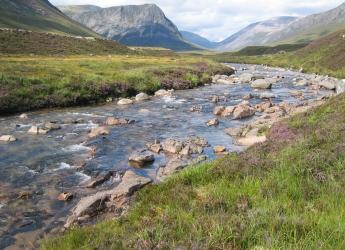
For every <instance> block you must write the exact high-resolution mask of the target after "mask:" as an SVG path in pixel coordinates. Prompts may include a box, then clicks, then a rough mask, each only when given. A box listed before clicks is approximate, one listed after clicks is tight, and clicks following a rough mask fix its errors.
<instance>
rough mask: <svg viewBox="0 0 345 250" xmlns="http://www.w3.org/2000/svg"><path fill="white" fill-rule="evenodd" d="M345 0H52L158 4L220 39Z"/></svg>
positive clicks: (60, 1)
mask: <svg viewBox="0 0 345 250" xmlns="http://www.w3.org/2000/svg"><path fill="white" fill-rule="evenodd" d="M344 1H345V0H300V1H299V0H212V1H210V0H51V2H52V3H53V4H55V5H71V4H94V5H98V6H101V7H110V6H117V5H127V4H144V3H155V4H157V5H158V6H159V7H160V8H161V9H162V10H163V11H164V12H165V14H166V16H167V17H168V18H169V19H170V20H172V21H173V22H174V23H175V24H176V25H177V26H178V27H179V29H180V30H187V31H191V32H195V33H197V34H200V35H202V36H205V37H206V38H208V39H210V40H213V41H219V40H222V39H224V38H226V37H228V36H230V35H231V34H233V33H235V32H236V31H238V30H240V29H241V28H243V27H245V26H246V25H248V24H250V23H253V22H257V21H261V20H265V19H268V18H270V17H275V16H305V15H309V14H313V13H318V12H322V11H326V10H329V9H331V8H334V7H336V6H338V5H340V4H342V3H343V2H344Z"/></svg>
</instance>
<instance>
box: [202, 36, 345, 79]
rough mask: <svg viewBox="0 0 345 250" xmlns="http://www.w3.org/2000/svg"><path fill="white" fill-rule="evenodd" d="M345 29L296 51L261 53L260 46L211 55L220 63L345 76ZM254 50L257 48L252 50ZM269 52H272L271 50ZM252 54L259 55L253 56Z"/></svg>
mask: <svg viewBox="0 0 345 250" xmlns="http://www.w3.org/2000/svg"><path fill="white" fill-rule="evenodd" d="M343 34H344V30H342V31H339V32H335V33H332V34H331V35H328V36H325V37H323V38H321V39H318V40H315V41H314V42H312V43H310V44H309V45H308V46H306V47H304V48H302V49H299V50H297V51H295V52H289V53H278V54H267V55H258V53H259V52H260V51H261V50H260V47H257V48H252V49H251V50H244V52H246V53H239V52H234V53H231V52H228V53H221V54H216V55H210V56H208V57H209V58H212V59H213V60H215V61H218V62H232V63H251V64H266V65H270V66H278V67H285V68H294V69H301V68H303V70H304V71H305V72H308V73H318V74H322V75H331V76H334V77H337V78H345V56H344V55H345V53H344V52H345V43H344V41H345V39H344V38H343ZM253 50H254V51H253ZM269 53H271V52H270V51H269ZM250 54H257V55H255V56H250Z"/></svg>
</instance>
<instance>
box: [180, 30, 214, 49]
mask: <svg viewBox="0 0 345 250" xmlns="http://www.w3.org/2000/svg"><path fill="white" fill-rule="evenodd" d="M181 34H182V36H183V38H184V39H185V40H186V41H188V42H190V43H192V44H195V45H197V46H199V47H202V48H205V49H214V48H215V47H216V46H217V44H218V43H217V42H211V41H210V40H208V39H207V38H205V37H202V36H200V35H198V34H195V33H193V32H189V31H181Z"/></svg>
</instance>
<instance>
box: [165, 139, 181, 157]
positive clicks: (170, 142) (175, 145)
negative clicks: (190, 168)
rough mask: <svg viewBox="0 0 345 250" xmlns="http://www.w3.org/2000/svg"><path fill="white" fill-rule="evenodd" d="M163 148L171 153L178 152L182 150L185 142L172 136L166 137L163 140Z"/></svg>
mask: <svg viewBox="0 0 345 250" xmlns="http://www.w3.org/2000/svg"><path fill="white" fill-rule="evenodd" d="M162 147H163V150H164V151H165V152H167V153H170V154H178V153H180V152H181V151H182V149H183V147H184V143H183V142H181V141H178V140H175V139H172V138H169V139H166V140H165V141H164V142H163V145H162Z"/></svg>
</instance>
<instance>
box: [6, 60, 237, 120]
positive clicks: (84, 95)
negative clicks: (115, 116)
mask: <svg viewBox="0 0 345 250" xmlns="http://www.w3.org/2000/svg"><path fill="white" fill-rule="evenodd" d="M230 71H231V70H229V68H227V67H225V66H223V65H221V64H218V63H215V62H213V61H210V60H208V59H203V58H199V57H192V56H179V55H172V56H167V55H165V56H163V55H161V56H145V55H135V54H134V55H130V56H126V55H109V56H67V57H62V56H59V57H52V56H3V57H0V72H1V73H0V114H9V113H13V112H21V111H27V110H34V109H39V108H48V107H67V106H73V105H84V104H92V103H99V102H104V101H105V100H106V99H108V98H109V97H113V98H116V97H130V96H133V95H135V94H137V93H139V92H146V93H148V94H152V93H154V92H155V91H156V90H158V89H160V88H166V89H171V88H174V89H188V88H193V87H196V86H199V85H202V84H204V83H206V82H210V77H211V76H212V75H213V74H216V73H225V74H230V73H231V72H230Z"/></svg>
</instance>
